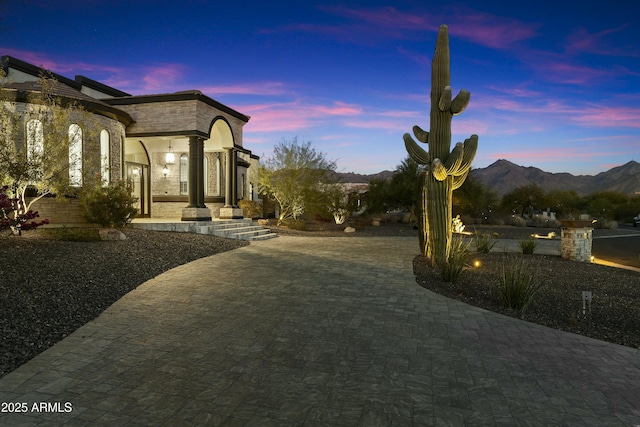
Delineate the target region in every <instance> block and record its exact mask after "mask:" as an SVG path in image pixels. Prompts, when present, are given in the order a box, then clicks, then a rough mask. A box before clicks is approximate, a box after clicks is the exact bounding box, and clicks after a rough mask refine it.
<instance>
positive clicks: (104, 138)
mask: <svg viewBox="0 0 640 427" xmlns="http://www.w3.org/2000/svg"><path fill="white" fill-rule="evenodd" d="M110 140H111V138H110V135H109V132H107V130H106V129H102V131H101V132H100V176H101V178H102V185H107V184H108V183H109V181H110V180H111V176H110V172H109V163H110V162H111V150H110V147H109V146H110Z"/></svg>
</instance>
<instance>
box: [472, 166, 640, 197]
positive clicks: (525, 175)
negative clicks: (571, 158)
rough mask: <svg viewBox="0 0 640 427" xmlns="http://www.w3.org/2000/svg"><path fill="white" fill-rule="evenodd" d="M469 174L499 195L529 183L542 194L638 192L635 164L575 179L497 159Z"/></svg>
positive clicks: (638, 174) (639, 178)
mask: <svg viewBox="0 0 640 427" xmlns="http://www.w3.org/2000/svg"><path fill="white" fill-rule="evenodd" d="M471 174H472V176H473V177H474V178H476V179H478V180H479V181H480V182H482V183H483V184H485V185H486V186H487V187H489V188H491V189H493V190H495V191H496V192H497V193H498V194H500V195H503V194H505V193H509V192H510V191H512V190H514V189H515V188H518V187H522V186H524V185H530V184H537V185H538V186H539V187H541V188H542V189H543V190H544V191H549V190H575V191H576V192H577V193H578V194H580V195H585V194H590V193H594V192H597V191H617V192H619V193H624V194H634V193H635V192H637V191H640V163H638V162H636V161H630V162H628V163H625V164H624V165H622V166H618V167H615V168H613V169H610V170H608V171H606V172H601V173H599V174H597V175H577V176H576V175H571V174H570V173H551V172H545V171H543V170H541V169H538V168H535V167H531V166H529V167H525V166H520V165H516V164H515V163H511V162H510V161H508V160H504V159H500V160H498V161H496V162H495V163H493V164H491V165H489V166H487V167H486V168H481V169H473V170H472V171H471Z"/></svg>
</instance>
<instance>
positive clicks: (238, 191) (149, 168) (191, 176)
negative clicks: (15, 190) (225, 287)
mask: <svg viewBox="0 0 640 427" xmlns="http://www.w3.org/2000/svg"><path fill="white" fill-rule="evenodd" d="M0 66H2V68H3V69H4V71H5V73H6V75H7V77H8V81H9V83H8V84H7V85H5V86H4V87H3V88H2V90H4V91H15V92H16V93H19V92H29V91H37V90H40V89H39V85H38V80H39V75H40V73H41V71H42V70H41V69H40V68H39V67H36V66H35V65H32V64H29V63H26V62H24V61H21V60H19V59H16V58H13V57H11V56H3V57H2V58H1V63H0ZM52 75H53V77H54V78H55V79H56V80H57V82H58V83H57V84H56V89H55V95H56V96H58V97H61V98H66V99H70V100H73V101H75V102H76V103H78V104H80V105H82V106H83V107H84V109H86V110H87V111H89V112H90V113H92V114H93V115H94V116H95V118H96V121H97V122H98V123H99V125H100V126H101V128H102V129H101V130H100V132H99V138H100V143H99V144H93V145H92V146H95V147H98V146H99V147H100V153H94V154H99V155H100V158H101V159H103V171H102V172H103V177H105V178H107V179H108V180H116V179H121V178H124V179H130V180H131V181H132V182H133V183H134V189H135V190H134V191H135V195H136V196H137V197H138V198H139V202H138V204H139V206H138V209H139V216H140V217H150V218H179V219H182V220H210V219H212V218H241V217H242V210H241V209H239V208H238V206H237V203H238V200H239V199H245V200H255V199H256V198H257V197H256V196H257V194H256V182H257V178H256V174H257V168H258V166H257V163H258V157H257V156H255V155H254V154H253V153H252V152H251V151H250V150H248V149H246V148H244V146H243V141H242V132H243V126H244V125H245V124H246V123H247V122H248V121H249V117H248V116H246V115H244V114H242V113H240V112H238V111H236V110H234V109H232V108H230V107H228V106H226V105H223V104H221V103H219V102H217V101H215V100H214V99H211V98H210V97H208V96H206V95H204V94H203V93H202V92H200V91H197V90H190V91H183V92H176V93H168V94H151V95H135V96H134V95H130V94H128V93H125V92H123V91H121V90H118V89H116V88H113V87H109V86H107V85H104V84H102V83H100V82H97V81H95V80H92V79H89V78H87V77H84V76H76V77H75V79H73V80H72V79H69V78H67V77H64V76H61V75H58V74H55V73H52ZM16 99H18V101H19V98H16ZM71 125H72V124H71V123H70V126H71ZM25 126H27V124H26V123H25ZM45 137H46V136H45ZM87 146H88V145H87ZM35 209H36V210H39V212H40V214H41V217H42V218H48V219H49V220H50V221H51V222H54V223H69V222H79V221H81V219H80V218H81V217H80V215H79V210H78V209H77V206H76V204H74V203H70V204H57V203H55V202H53V201H52V200H51V199H47V198H45V199H42V200H40V201H39V202H38V204H37V205H36V206H35Z"/></svg>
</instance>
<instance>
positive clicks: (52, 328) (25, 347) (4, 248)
mask: <svg viewBox="0 0 640 427" xmlns="http://www.w3.org/2000/svg"><path fill="white" fill-rule="evenodd" d="M125 234H126V235H127V237H128V239H127V240H124V241H117V242H113V241H110V242H107V241H105V242H66V241H58V240H47V239H44V238H42V237H41V236H40V233H39V230H36V231H30V232H28V233H24V235H23V236H22V237H7V235H6V232H3V234H2V236H0V253H2V260H1V261H0V310H1V311H0V337H1V340H2V341H1V345H0V377H2V376H4V375H6V374H7V373H9V372H11V371H12V370H14V369H15V368H17V367H18V366H20V365H22V364H23V363H25V362H27V361H28V360H30V359H31V358H33V357H35V356H36V355H37V354H39V353H41V352H42V351H44V350H46V349H47V348H49V347H51V346H52V345H53V344H55V343H56V342H58V341H60V340H61V339H63V338H64V337H66V336H67V335H69V334H70V333H71V332H73V331H75V330H76V329H78V328H79V327H80V326H82V325H84V324H85V323H87V322H89V321H91V320H93V319H95V318H96V317H97V316H98V315H99V314H100V313H102V312H103V311H104V310H105V309H106V308H107V307H109V306H110V305H111V304H113V303H114V302H115V301H117V300H118V299H119V298H120V297H122V296H123V295H125V294H126V293H128V292H129V291H131V290H133V289H135V288H136V287H137V286H138V285H140V284H142V283H144V282H145V281H147V280H149V279H151V278H153V277H155V276H157V275H159V274H160V273H162V272H164V271H167V270H169V269H171V268H174V267H177V266H178V265H181V264H186V263H188V262H190V261H193V260H196V259H198V258H202V257H206V256H209V255H214V254H217V253H220V252H224V251H228V250H232V249H235V248H238V247H241V246H245V245H247V244H248V242H243V241H237V240H229V239H222V238H219V237H214V236H205V235H199V234H190V233H189V234H188V233H162V232H155V231H145V230H136V229H127V230H126V231H125Z"/></svg>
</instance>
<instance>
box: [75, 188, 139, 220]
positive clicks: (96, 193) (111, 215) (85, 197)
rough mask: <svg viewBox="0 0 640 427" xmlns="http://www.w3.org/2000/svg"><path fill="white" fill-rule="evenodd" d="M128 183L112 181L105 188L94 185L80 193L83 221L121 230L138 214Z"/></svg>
mask: <svg viewBox="0 0 640 427" xmlns="http://www.w3.org/2000/svg"><path fill="white" fill-rule="evenodd" d="M136 201H137V199H136V198H135V197H133V186H132V184H131V182H130V181H124V180H118V181H112V182H110V183H109V184H108V185H106V186H102V185H95V186H93V187H91V188H89V189H85V190H84V191H83V192H82V198H81V199H80V207H81V208H82V210H83V213H82V216H83V217H84V219H85V220H87V221H88V222H90V223H93V224H99V225H101V226H103V227H110V228H123V227H125V226H127V224H129V223H130V222H131V220H132V219H133V217H134V216H135V215H136V213H137V212H138V209H136V207H135V206H134V205H135V203H136Z"/></svg>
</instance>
